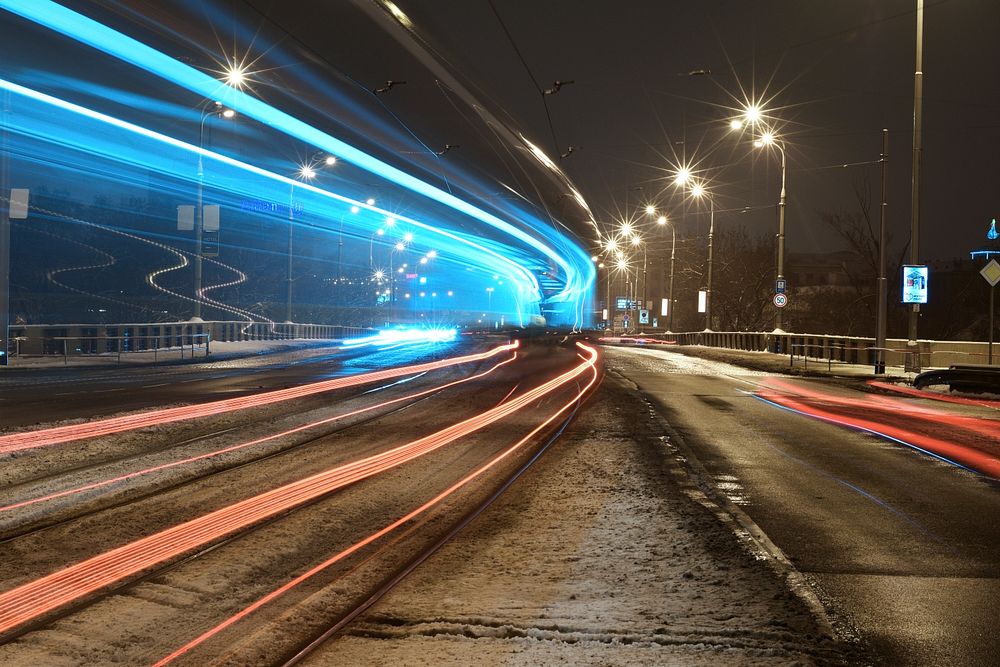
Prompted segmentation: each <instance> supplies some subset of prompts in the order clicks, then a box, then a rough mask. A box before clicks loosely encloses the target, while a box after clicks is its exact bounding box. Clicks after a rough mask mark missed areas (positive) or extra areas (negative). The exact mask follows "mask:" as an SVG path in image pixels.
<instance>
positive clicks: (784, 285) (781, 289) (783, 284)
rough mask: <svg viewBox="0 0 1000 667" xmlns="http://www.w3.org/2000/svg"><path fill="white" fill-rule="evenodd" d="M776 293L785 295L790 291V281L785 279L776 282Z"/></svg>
mask: <svg viewBox="0 0 1000 667" xmlns="http://www.w3.org/2000/svg"><path fill="white" fill-rule="evenodd" d="M774 291H775V293H776V294H784V293H785V292H787V291H788V281H787V280H785V279H784V278H782V279H780V280H775V281H774Z"/></svg>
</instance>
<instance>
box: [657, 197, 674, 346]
mask: <svg viewBox="0 0 1000 667" xmlns="http://www.w3.org/2000/svg"><path fill="white" fill-rule="evenodd" d="M656 224H658V225H660V226H663V225H666V224H667V218H666V216H663V215H661V216H660V217H659V218H658V219H657V220H656ZM676 259H677V228H676V227H675V226H674V225H670V283H669V285H670V286H669V287H668V288H667V304H668V307H669V309H670V310H669V312H668V313H667V317H668V318H670V319H669V324H668V325H667V330H668V331H669V332H670V333H673V332H674V261H675V260H676ZM660 275H661V276H662V275H663V274H662V273H661V274H660Z"/></svg>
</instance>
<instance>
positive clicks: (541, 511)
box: [307, 377, 853, 667]
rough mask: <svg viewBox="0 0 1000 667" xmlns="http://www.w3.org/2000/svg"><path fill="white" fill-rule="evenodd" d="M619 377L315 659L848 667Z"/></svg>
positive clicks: (842, 650)
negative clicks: (691, 492) (690, 488)
mask: <svg viewBox="0 0 1000 667" xmlns="http://www.w3.org/2000/svg"><path fill="white" fill-rule="evenodd" d="M657 428H658V427H657V426H656V422H655V421H654V420H653V419H652V418H651V416H650V414H649V411H648V408H647V407H646V405H645V404H644V403H643V402H642V400H641V399H640V397H639V396H638V395H637V394H636V393H635V392H632V391H631V390H628V389H627V388H626V387H625V385H624V384H622V383H620V382H619V381H618V380H616V379H614V378H612V377H608V378H606V379H605V382H604V385H603V386H602V388H601V389H600V390H599V393H598V395H597V397H596V398H595V399H594V400H593V401H592V402H591V403H590V404H588V405H587V406H585V408H584V410H583V413H582V415H581V416H580V418H579V419H578V421H577V422H576V423H575V424H574V425H573V426H572V427H571V429H570V430H569V431H567V433H566V434H565V435H564V436H563V438H562V439H561V440H560V441H559V442H557V443H556V445H554V447H553V449H551V450H550V451H549V452H548V453H546V455H545V456H544V457H543V458H542V459H541V460H540V462H539V463H537V464H536V465H535V466H534V467H533V468H532V469H531V470H530V471H529V472H528V473H527V474H526V475H525V476H524V477H523V478H521V479H520V480H519V481H518V482H517V483H515V485H514V486H513V487H511V488H510V489H509V490H508V491H507V493H506V494H505V495H504V496H502V497H501V498H500V500H499V501H498V502H497V503H496V504H495V505H494V506H493V507H491V508H490V509H488V510H487V511H486V512H485V513H484V514H483V515H481V516H480V517H479V518H478V519H476V521H475V522H474V523H473V524H472V525H471V526H470V527H469V528H468V529H466V531H465V532H463V533H461V534H460V535H459V536H458V537H457V538H456V539H455V540H453V541H452V542H450V543H449V544H448V545H446V546H445V547H444V548H443V549H442V550H441V551H439V552H438V553H437V554H435V555H434V556H432V557H431V558H430V559H429V560H428V561H427V562H426V563H424V564H423V565H422V566H421V567H420V568H418V569H417V570H416V571H415V572H414V573H413V574H412V575H411V576H410V577H409V578H407V579H406V580H404V581H403V582H402V583H401V584H400V585H399V586H397V587H396V588H395V589H394V590H393V591H392V592H390V593H389V594H388V595H387V596H386V597H385V598H384V599H383V600H382V601H381V602H379V603H378V604H377V605H376V606H375V607H373V608H372V610H371V611H370V612H369V613H368V614H367V615H365V616H363V617H362V618H360V619H359V620H358V621H357V622H355V624H353V625H352V626H350V627H349V628H348V629H347V630H346V631H345V633H346V634H345V635H344V636H342V637H340V638H339V639H336V640H333V641H331V642H328V643H327V644H326V645H325V646H324V647H322V649H321V650H320V651H319V652H318V653H317V654H315V655H314V656H312V657H311V658H310V659H309V660H308V661H307V663H308V664H310V665H313V666H314V667H315V666H317V665H329V666H333V665H359V664H364V665H471V664H476V665H549V664H571V665H651V664H689V665H719V664H725V665H757V664H762V665H763V664H768V665H773V664H830V663H833V664H838V663H842V662H845V661H847V660H848V659H849V656H850V655H851V654H852V652H853V649H852V648H851V647H848V646H845V645H843V644H841V643H839V642H837V641H836V640H833V639H830V638H827V637H824V636H823V634H822V632H821V630H820V627H821V626H820V624H819V623H818V622H817V621H816V619H814V617H813V616H812V615H811V613H810V612H809V611H808V609H807V608H806V606H805V605H804V604H803V603H802V602H801V601H800V600H799V599H798V598H797V597H795V596H794V595H793V594H792V593H791V592H790V591H789V590H788V589H787V587H786V586H785V585H784V584H783V583H782V581H781V580H780V579H779V577H778V576H777V575H776V574H775V573H774V572H773V571H772V570H771V569H770V567H769V566H768V565H767V564H766V563H764V562H761V560H759V559H757V558H755V557H753V556H752V555H750V553H749V552H748V551H747V550H745V549H744V547H742V546H741V542H740V541H739V539H738V538H737V537H736V536H735V535H734V534H733V533H732V532H731V531H730V530H729V529H728V528H726V527H725V526H724V525H723V524H722V523H721V522H720V521H719V519H717V518H716V517H715V516H714V515H713V514H712V513H711V512H710V511H709V510H708V509H706V508H705V507H704V506H702V505H701V504H698V503H695V502H694V501H692V500H691V498H690V497H689V496H688V495H685V493H684V492H683V491H682V490H681V487H682V486H683V484H684V480H686V479H687V473H686V472H685V470H686V469H685V468H684V467H683V466H682V464H681V463H680V462H679V461H678V460H677V459H676V458H675V455H674V454H672V453H671V450H669V449H668V448H667V446H665V444H664V441H663V440H662V439H661V438H662V436H663V435H664V434H662V433H658V432H657Z"/></svg>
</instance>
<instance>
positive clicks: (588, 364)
mask: <svg viewBox="0 0 1000 667" xmlns="http://www.w3.org/2000/svg"><path fill="white" fill-rule="evenodd" d="M577 345H578V346H580V347H581V348H582V349H584V350H586V351H587V352H588V353H589V354H590V355H591V357H590V360H589V361H587V360H585V361H584V364H583V366H584V367H585V368H590V370H591V371H592V373H593V374H592V376H591V378H590V380H589V381H588V382H587V384H586V385H584V386H583V387H582V388H578V390H577V393H576V395H575V396H573V398H572V399H570V400H569V401H568V402H566V403H564V404H563V405H562V406H561V407H560V408H559V409H558V410H556V411H555V412H554V413H552V414H551V415H550V416H549V417H548V418H547V419H546V420H545V421H543V422H542V423H541V424H539V425H538V426H536V427H535V428H534V429H532V430H531V432H530V433H528V434H527V435H525V436H524V437H523V438H521V439H520V440H518V441H517V442H516V443H514V444H513V445H511V446H509V447H508V448H507V449H505V450H504V451H502V452H501V453H500V454H498V455H496V456H495V457H494V458H492V459H490V460H489V461H487V462H486V463H485V464H483V465H482V466H480V467H479V468H477V469H476V470H474V471H472V472H471V473H469V474H468V475H466V476H465V477H463V478H462V479H460V480H459V481H458V482H456V483H455V484H453V485H451V486H450V487H448V488H447V489H445V490H444V491H442V492H441V493H439V494H438V495H436V496H434V497H433V498H431V499H430V500H428V501H427V502H426V503H424V504H423V505H420V506H419V507H417V508H416V509H414V510H412V511H411V512H409V513H407V514H405V515H403V516H402V517H400V518H399V519H396V520H395V521H393V522H392V523H390V524H389V525H387V526H386V527H384V528H382V529H381V530H378V531H376V532H374V533H372V534H371V535H369V536H368V537H366V538H364V539H363V540H360V541H358V542H355V543H354V544H352V545H351V546H350V547H348V548H346V549H344V550H343V551H341V552H339V553H337V554H335V555H333V556H331V557H330V558H328V559H327V560H325V561H323V562H322V563H319V564H318V565H315V566H314V567H312V568H311V569H309V570H307V571H306V572H303V573H302V574H300V575H299V576H297V577H295V578H294V579H292V580H290V581H288V582H287V583H285V584H284V585H282V586H280V587H279V588H276V589H275V590H273V591H271V592H270V593H268V594H267V595H265V596H264V597H262V598H260V599H258V600H257V601H256V602H254V603H253V604H251V605H249V606H247V607H244V608H243V609H242V610H240V611H239V612H237V613H236V614H234V615H232V616H230V617H229V618H227V619H226V620H225V621H223V622H221V623H219V624H218V625H216V626H215V627H213V628H211V629H210V630H208V631H206V632H204V633H202V634H201V635H199V636H198V637H196V638H195V639H193V640H191V641H190V642H188V643H187V644H185V645H184V646H182V647H180V648H178V649H177V650H176V651H174V652H173V653H171V654H170V655H168V656H166V657H164V658H162V659H160V660H159V661H157V662H156V663H155V664H154V665H153V667H164V665H168V664H170V663H171V662H173V661H174V660H176V659H177V658H179V657H181V656H182V655H184V654H185V653H188V652H190V651H191V650H192V649H194V648H196V647H198V646H199V645H201V644H203V643H205V642H206V641H208V640H209V639H211V638H212V637H214V636H215V635H217V634H219V633H220V632H222V631H223V630H225V629H226V628H228V627H230V626H231V625H233V624H234V623H236V622H238V621H240V620H241V619H243V618H246V617H247V616H249V615H250V614H252V613H253V612H254V611H256V610H258V609H260V608H261V607H263V606H264V605H266V604H267V603H268V602H271V601H272V600H275V599H277V598H278V597H280V596H282V595H284V594H285V593H287V592H288V591H290V590H292V589H293V588H295V587H296V586H298V585H299V584H301V583H303V582H304V581H306V580H308V579H310V578H312V577H313V576H315V575H317V574H319V573H320V572H322V571H323V570H325V569H327V568H328V567H330V566H332V565H334V564H336V563H337V562H339V561H341V560H343V559H344V558H346V557H348V556H350V555H351V554H353V553H355V552H356V551H358V550H359V549H361V548H363V547H365V546H367V545H369V544H371V543H372V542H374V541H376V540H378V539H380V538H382V537H384V536H385V535H388V534H389V533H391V532H392V531H394V530H396V529H397V528H399V527H400V526H402V525H404V524H406V523H407V522H408V521H411V520H413V519H415V518H416V517H418V516H419V515H421V514H423V513H424V512H426V511H427V510H429V509H431V508H433V507H434V506H435V505H438V504H440V503H441V502H442V501H444V500H445V499H446V498H448V496H450V495H451V494H453V493H455V492H456V491H458V490H459V489H461V488H462V487H464V486H465V485H467V484H468V483H469V482H471V481H473V480H474V479H476V478H477V477H479V476H481V475H482V474H483V473H485V472H487V471H488V470H490V469H491V468H493V467H495V466H496V465H497V464H498V463H500V462H501V461H503V460H504V459H505V458H507V457H509V456H510V455H511V454H513V453H514V452H516V451H517V450H518V449H520V448H521V447H523V446H524V445H525V443H527V442H529V441H530V440H531V439H532V438H534V437H535V436H536V435H538V433H540V432H541V431H542V430H543V429H545V428H546V427H548V426H549V425H550V424H551V423H552V422H553V421H555V420H556V419H557V418H558V417H559V416H560V415H562V414H563V413H565V412H566V411H567V410H569V409H570V408H572V407H573V405H575V404H576V403H577V402H578V401H579V400H580V399H581V398H582V397H583V396H584V395H586V393H587V392H588V391H590V388H591V387H593V386H594V383H595V382H597V368H596V367H595V366H594V364H593V360H594V359H596V350H594V349H593V348H591V347H588V346H586V345H584V344H583V343H577Z"/></svg>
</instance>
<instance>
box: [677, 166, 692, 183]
mask: <svg viewBox="0 0 1000 667" xmlns="http://www.w3.org/2000/svg"><path fill="white" fill-rule="evenodd" d="M689 180H691V170H690V169H688V168H687V167H681V168H680V169H678V170H677V175H676V176H674V184H675V185H685V184H687V182H688V181H689Z"/></svg>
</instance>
